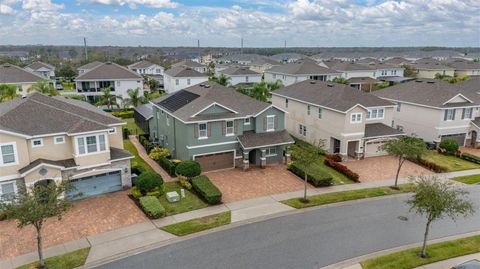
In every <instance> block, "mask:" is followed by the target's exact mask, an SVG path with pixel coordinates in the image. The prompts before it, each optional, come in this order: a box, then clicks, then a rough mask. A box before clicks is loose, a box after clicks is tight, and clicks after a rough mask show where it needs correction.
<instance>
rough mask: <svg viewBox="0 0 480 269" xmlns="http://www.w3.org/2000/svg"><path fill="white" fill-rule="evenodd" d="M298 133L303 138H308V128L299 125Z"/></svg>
mask: <svg viewBox="0 0 480 269" xmlns="http://www.w3.org/2000/svg"><path fill="white" fill-rule="evenodd" d="M298 133H299V134H301V135H303V136H307V126H305V125H302V124H299V125H298Z"/></svg>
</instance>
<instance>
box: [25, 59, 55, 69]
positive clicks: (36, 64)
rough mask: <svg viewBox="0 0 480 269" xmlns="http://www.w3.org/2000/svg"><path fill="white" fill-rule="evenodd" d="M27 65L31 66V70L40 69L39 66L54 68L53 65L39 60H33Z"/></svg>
mask: <svg viewBox="0 0 480 269" xmlns="http://www.w3.org/2000/svg"><path fill="white" fill-rule="evenodd" d="M27 67H28V68H31V69H33V70H38V69H40V68H42V67H43V68H47V69H50V70H53V69H55V67H53V66H52V65H49V64H46V63H44V62H40V61H38V62H34V63H32V64H30V65H27Z"/></svg>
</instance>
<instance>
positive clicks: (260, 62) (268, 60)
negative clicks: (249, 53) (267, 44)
mask: <svg viewBox="0 0 480 269" xmlns="http://www.w3.org/2000/svg"><path fill="white" fill-rule="evenodd" d="M264 64H270V65H281V63H280V62H278V61H276V60H274V59H271V58H268V57H262V58H260V59H258V60H256V61H254V62H252V63H251V64H250V65H264Z"/></svg>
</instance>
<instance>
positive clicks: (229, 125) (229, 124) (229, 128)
mask: <svg viewBox="0 0 480 269" xmlns="http://www.w3.org/2000/svg"><path fill="white" fill-rule="evenodd" d="M234 131H235V128H234V127H233V120H229V121H227V123H226V124H225V135H227V136H230V135H233V133H234Z"/></svg>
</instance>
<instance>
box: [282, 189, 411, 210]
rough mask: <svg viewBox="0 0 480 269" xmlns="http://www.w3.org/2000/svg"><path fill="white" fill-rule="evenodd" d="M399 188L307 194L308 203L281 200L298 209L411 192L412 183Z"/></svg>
mask: <svg viewBox="0 0 480 269" xmlns="http://www.w3.org/2000/svg"><path fill="white" fill-rule="evenodd" d="M399 188H400V189H399V190H395V189H392V188H390V187H377V188H369V189H360V190H352V191H341V192H332V193H325V194H318V195H312V196H308V199H309V201H310V202H308V203H303V202H302V201H300V199H299V198H292V199H288V200H285V201H282V203H284V204H286V205H288V206H291V207H294V208H297V209H300V208H306V207H312V206H319V205H326V204H333V203H338V202H344V201H350V200H358V199H365V198H371V197H379V196H385V195H392V194H400V193H406V192H411V191H412V190H413V188H414V185H413V184H402V185H399Z"/></svg>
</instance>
